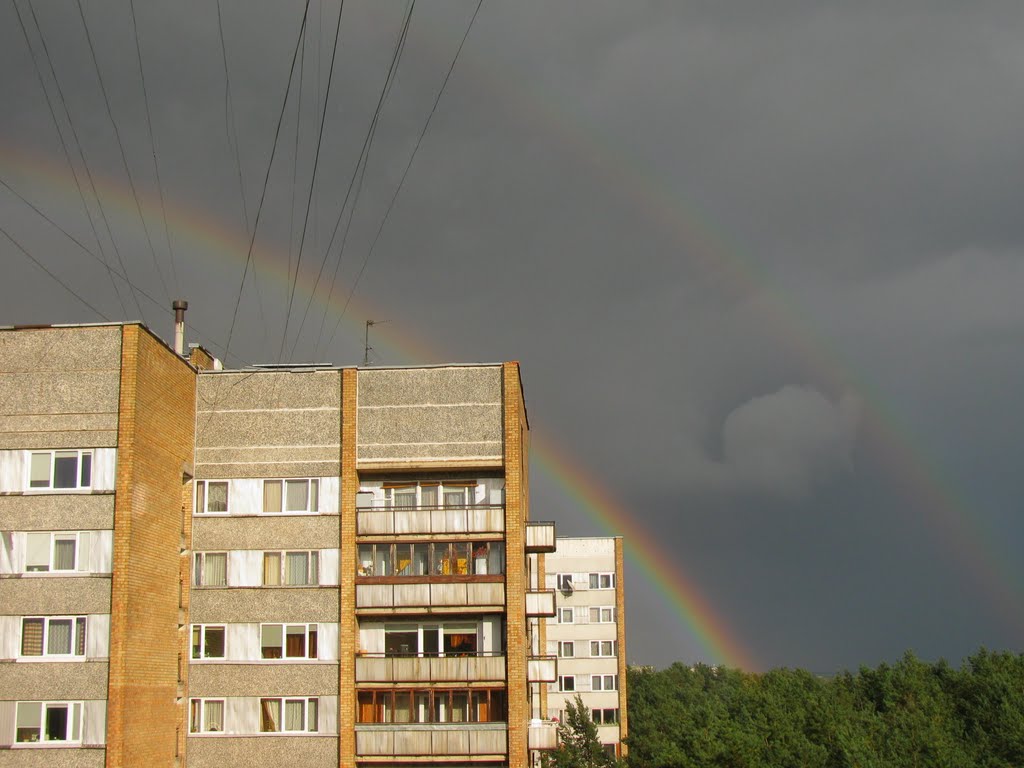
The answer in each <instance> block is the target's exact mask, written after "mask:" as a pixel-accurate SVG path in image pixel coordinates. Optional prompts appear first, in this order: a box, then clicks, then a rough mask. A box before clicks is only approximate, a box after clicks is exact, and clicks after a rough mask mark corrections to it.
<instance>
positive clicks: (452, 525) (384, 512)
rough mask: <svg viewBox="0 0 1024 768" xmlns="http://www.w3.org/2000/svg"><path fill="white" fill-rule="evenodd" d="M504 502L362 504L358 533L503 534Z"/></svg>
mask: <svg viewBox="0 0 1024 768" xmlns="http://www.w3.org/2000/svg"><path fill="white" fill-rule="evenodd" d="M504 530H505V505H503V504H473V505H467V506H458V507H438V506H433V507H392V508H391V509H380V508H377V507H360V508H358V509H357V510H356V533H357V534H358V535H360V536H381V535H387V534H395V535H399V536H401V535H404V534H424V533H502V532H504Z"/></svg>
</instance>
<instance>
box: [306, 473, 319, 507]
mask: <svg viewBox="0 0 1024 768" xmlns="http://www.w3.org/2000/svg"><path fill="white" fill-rule="evenodd" d="M319 510H320V481H319V480H310V481H309V511H310V512H318V511H319Z"/></svg>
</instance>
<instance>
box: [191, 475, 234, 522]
mask: <svg viewBox="0 0 1024 768" xmlns="http://www.w3.org/2000/svg"><path fill="white" fill-rule="evenodd" d="M211 485H223V486H224V499H225V502H224V509H217V510H212V511H211V510H210V486H211ZM200 502H202V503H200ZM195 514H197V515H230V514H231V483H229V482H228V481H227V480H196V497H195Z"/></svg>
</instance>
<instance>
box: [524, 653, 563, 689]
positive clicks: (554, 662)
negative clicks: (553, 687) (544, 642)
mask: <svg viewBox="0 0 1024 768" xmlns="http://www.w3.org/2000/svg"><path fill="white" fill-rule="evenodd" d="M526 679H527V680H528V681H529V682H531V683H553V682H555V681H556V680H558V657H557V656H531V657H530V658H529V659H527V661H526Z"/></svg>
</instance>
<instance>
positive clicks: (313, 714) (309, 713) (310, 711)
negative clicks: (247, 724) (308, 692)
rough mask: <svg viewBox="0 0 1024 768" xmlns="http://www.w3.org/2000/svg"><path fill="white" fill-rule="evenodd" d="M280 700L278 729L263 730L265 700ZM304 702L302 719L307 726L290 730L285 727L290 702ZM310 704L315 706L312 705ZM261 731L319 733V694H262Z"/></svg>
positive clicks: (260, 705)
mask: <svg viewBox="0 0 1024 768" xmlns="http://www.w3.org/2000/svg"><path fill="white" fill-rule="evenodd" d="M265 701H276V702H279V707H278V712H279V713H280V716H279V719H280V721H281V722H280V723H278V726H279V727H278V729H277V730H276V731H264V730H263V702H265ZM297 701H299V702H302V720H303V723H304V724H305V727H304V728H302V729H300V730H289V729H288V728H286V727H285V720H286V719H287V718H286V716H285V707H286V706H287V705H288V704H293V703H295V702H297ZM310 704H312V705H313V706H312V707H311V706H310ZM259 707H260V710H259V717H260V733H319V732H320V722H319V720H320V698H319V697H318V696H260V704H259Z"/></svg>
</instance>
